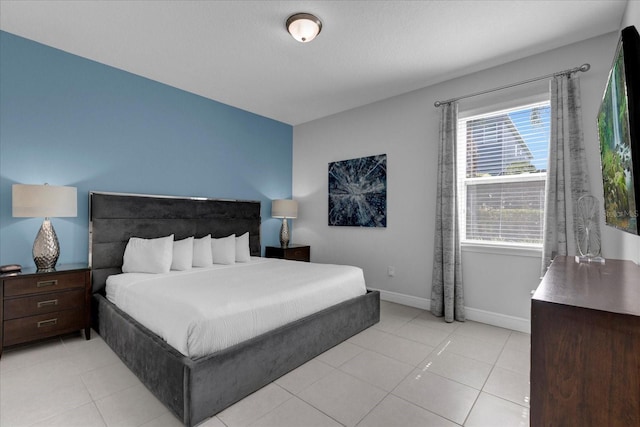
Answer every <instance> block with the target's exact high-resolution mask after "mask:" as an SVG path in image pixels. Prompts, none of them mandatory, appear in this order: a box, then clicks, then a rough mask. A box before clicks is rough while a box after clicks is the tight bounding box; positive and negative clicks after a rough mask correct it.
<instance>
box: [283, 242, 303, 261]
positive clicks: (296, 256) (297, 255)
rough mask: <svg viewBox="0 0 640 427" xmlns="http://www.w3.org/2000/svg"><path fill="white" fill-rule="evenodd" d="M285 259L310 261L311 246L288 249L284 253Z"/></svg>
mask: <svg viewBox="0 0 640 427" xmlns="http://www.w3.org/2000/svg"><path fill="white" fill-rule="evenodd" d="M284 258H285V259H290V260H294V261H309V247H308V246H307V247H304V248H295V249H292V250H288V251H287V252H286V253H285V254H284Z"/></svg>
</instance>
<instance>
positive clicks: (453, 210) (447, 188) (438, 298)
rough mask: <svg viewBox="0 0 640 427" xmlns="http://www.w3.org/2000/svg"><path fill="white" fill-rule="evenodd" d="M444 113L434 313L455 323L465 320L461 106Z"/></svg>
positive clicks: (445, 108)
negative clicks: (460, 223)
mask: <svg viewBox="0 0 640 427" xmlns="http://www.w3.org/2000/svg"><path fill="white" fill-rule="evenodd" d="M441 110H442V118H441V120H440V147H439V149H438V183H437V184H438V189H437V199H436V236H435V244H434V254H433V276H432V283H431V313H433V314H434V315H436V316H444V320H445V321H447V322H453V321H454V320H459V321H464V319H465V314H464V295H463V288H462V268H461V266H460V258H461V257H460V234H459V230H458V201H457V196H456V192H457V191H456V130H457V126H458V104H457V103H454V102H452V103H449V104H445V105H443V106H442V107H441Z"/></svg>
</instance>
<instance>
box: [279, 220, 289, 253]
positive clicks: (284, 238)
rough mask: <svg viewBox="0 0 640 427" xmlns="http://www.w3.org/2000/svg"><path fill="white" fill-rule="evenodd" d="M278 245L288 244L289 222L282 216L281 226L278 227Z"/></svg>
mask: <svg viewBox="0 0 640 427" xmlns="http://www.w3.org/2000/svg"><path fill="white" fill-rule="evenodd" d="M280 246H282V247H283V248H286V247H288V246H289V223H288V222H287V218H282V226H281V227H280Z"/></svg>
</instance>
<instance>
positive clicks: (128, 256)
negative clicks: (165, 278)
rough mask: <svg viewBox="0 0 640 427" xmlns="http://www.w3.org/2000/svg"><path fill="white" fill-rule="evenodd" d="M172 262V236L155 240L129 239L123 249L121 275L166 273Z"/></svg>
mask: <svg viewBox="0 0 640 427" xmlns="http://www.w3.org/2000/svg"><path fill="white" fill-rule="evenodd" d="M172 260H173V234H172V235H170V236H167V237H159V238H157V239H141V238H139V237H131V238H130V239H129V241H128V242H127V246H126V247H125V249H124V258H123V262H122V272H123V273H168V272H169V270H170V269H171V261H172Z"/></svg>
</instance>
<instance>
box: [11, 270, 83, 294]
mask: <svg viewBox="0 0 640 427" xmlns="http://www.w3.org/2000/svg"><path fill="white" fill-rule="evenodd" d="M84 276H85V273H84V272H74V273H62V274H41V275H38V276H28V277H16V278H11V279H8V280H7V279H5V282H4V296H5V298H6V297H11V296H17V295H28V294H37V293H45V292H54V291H59V290H61V289H73V288H81V289H84V287H85V280H84Z"/></svg>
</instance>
